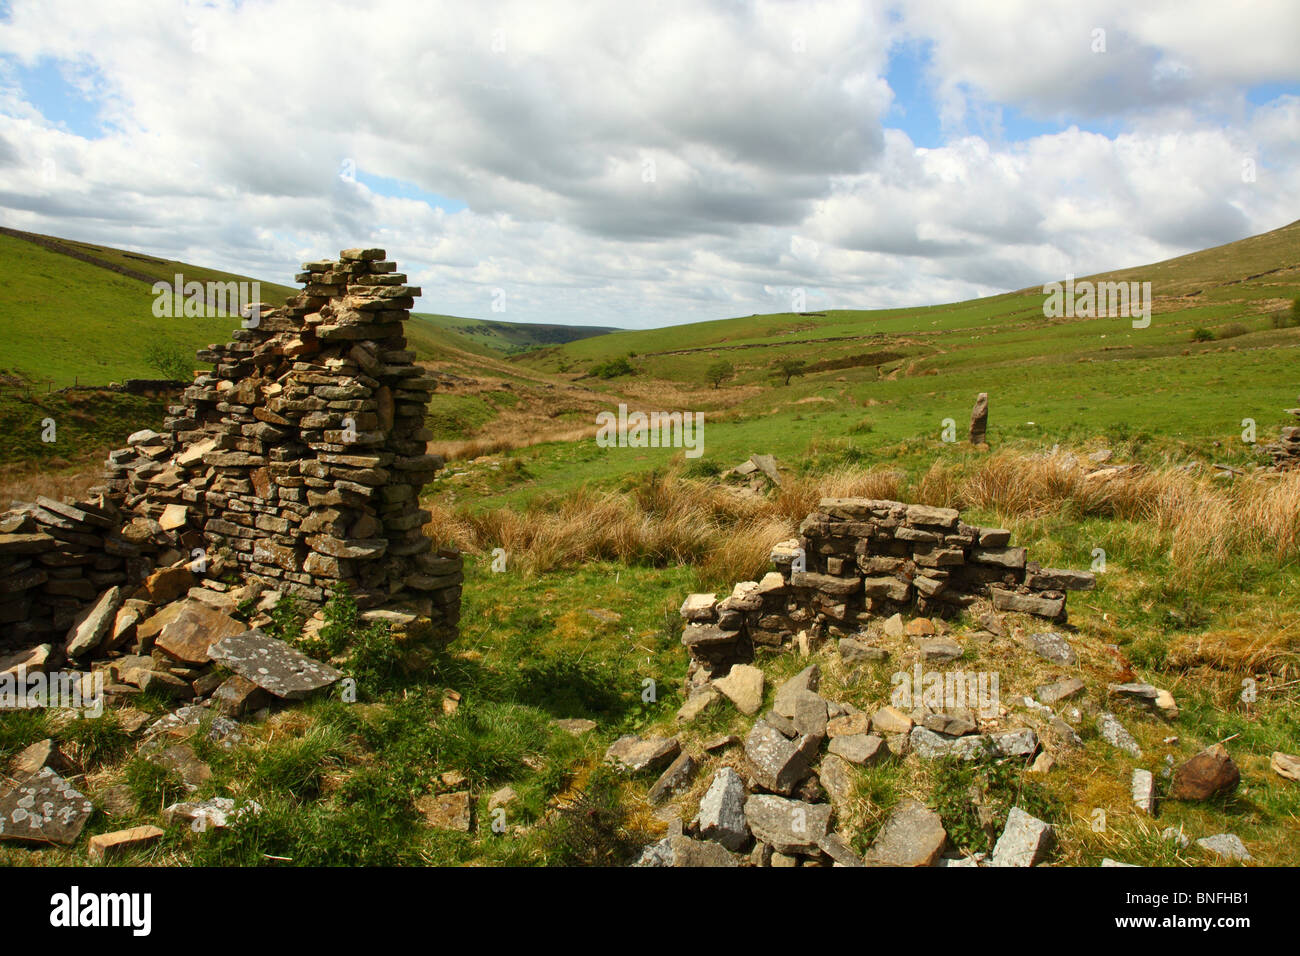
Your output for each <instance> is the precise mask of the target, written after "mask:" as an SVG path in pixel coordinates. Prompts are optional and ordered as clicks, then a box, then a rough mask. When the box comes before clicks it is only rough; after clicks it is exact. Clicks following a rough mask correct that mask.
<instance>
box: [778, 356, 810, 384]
mask: <svg viewBox="0 0 1300 956" xmlns="http://www.w3.org/2000/svg"><path fill="white" fill-rule="evenodd" d="M806 364H807V363H806V362H805V361H804V360H803V359H777V360H776V375H777V378H784V379H785V384H786V385H789V384H790V379H792V378H794V377H795V376H796V375H802V374H803V373H804V366H805V365H806Z"/></svg>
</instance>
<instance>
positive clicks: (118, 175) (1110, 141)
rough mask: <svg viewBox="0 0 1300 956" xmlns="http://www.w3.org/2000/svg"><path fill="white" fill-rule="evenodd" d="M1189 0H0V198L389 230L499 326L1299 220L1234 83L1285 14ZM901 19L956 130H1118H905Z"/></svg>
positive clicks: (907, 293)
mask: <svg viewBox="0 0 1300 956" xmlns="http://www.w3.org/2000/svg"><path fill="white" fill-rule="evenodd" d="M1186 6H1187V5H1186V4H1178V5H1174V4H1156V5H1152V6H1144V7H1143V8H1142V9H1141V11H1140V12H1131V11H1129V9H1128V7H1127V6H1126V5H1125V4H1122V3H1119V2H1118V0H1116V2H1111V0H1104V2H1100V3H1097V4H1094V5H1091V6H1090V7H1089V8H1088V9H1086V10H1083V12H1080V9H1079V6H1078V5H1077V4H1074V3H1071V4H1062V5H1059V6H1058V5H1054V4H1048V5H1044V4H1042V3H1025V4H1019V3H1009V4H998V5H987V9H978V8H977V7H976V5H973V4H959V5H953V4H938V3H930V2H925V0H921V2H916V3H911V4H907V5H906V7H905V8H904V9H903V10H902V11H901V13H900V15H899V16H897V17H895V16H892V15H891V14H892V7H891V5H888V4H883V3H882V4H874V5H864V4H862V3H859V2H853V0H844V2H826V3H759V4H756V5H751V4H745V3H739V2H735V3H733V2H722V0H718V2H714V3H706V4H701V3H698V2H689V0H676V2H670V3H668V4H662V5H628V4H616V5H607V6H605V5H594V4H587V3H580V2H572V3H563V2H558V0H557V2H548V3H547V4H545V5H539V4H535V3H526V2H504V3H498V4H482V3H472V2H468V0H466V2H463V3H452V2H442V3H428V4H424V3H421V4H415V3H400V2H396V0H390V2H380V3H375V4H370V5H367V6H366V8H365V9H364V10H361V9H359V8H358V7H357V6H356V5H355V4H354V3H341V2H328V0H326V2H311V3H309V2H303V0H261V2H248V3H240V4H235V3H228V2H227V3H205V4H189V5H176V4H171V3H163V2H146V0H136V2H133V3H132V2H123V3H118V4H114V5H112V7H111V8H109V7H108V6H106V5H85V4H81V3H71V2H66V0H38V2H30V0H15V2H14V3H13V4H12V11H11V14H10V16H9V19H8V20H0V222H3V223H4V224H6V225H9V226H12V227H16V228H25V229H32V230H35V231H44V232H50V233H54V234H58V235H67V236H72V237H76V238H81V239H85V240H89V241H98V242H104V243H107V244H111V245H119V246H128V247H136V248H142V249H145V250H146V251H149V252H153V253H156V254H160V255H166V256H169V257H173V258H179V259H184V260H188V261H193V262H196V263H200V264H204V265H212V266H217V267H224V268H230V269H234V270H237V271H243V272H249V273H252V274H255V275H259V276H262V277H264V278H267V279H275V280H278V281H288V277H289V274H290V273H291V272H293V271H295V269H296V264H297V263H298V262H299V261H302V260H304V259H308V258H317V257H319V256H321V255H328V254H331V253H332V252H333V251H335V250H337V249H338V248H340V247H342V246H348V245H356V244H365V245H370V244H377V245H383V246H385V247H386V248H387V249H388V251H389V253H390V255H392V256H393V257H395V258H397V259H398V260H399V262H400V263H401V264H402V265H403V266H405V267H406V268H407V269H408V271H409V272H410V273H411V274H412V278H413V279H415V280H417V281H419V282H420V283H421V284H422V285H423V286H424V291H425V295H424V298H423V299H422V300H421V302H420V303H419V308H421V309H423V310H426V311H437V312H448V313H455V314H472V315H480V316H486V317H497V318H506V319H512V320H538V321H558V322H566V321H568V322H581V323H588V324H598V325H622V326H652V325H662V324H667V323H672V322H678V321H692V320H700V319H707V318H717V317H722V316H725V315H731V314H748V313H751V312H755V311H766V310H774V309H786V308H789V300H788V290H789V289H790V288H793V287H803V288H806V289H808V293H809V306H810V308H827V307H837V306H838V307H866V306H896V305H911V304H921V303H927V302H934V301H943V300H949V299H954V298H961V297H967V296H972V295H978V294H984V293H990V292H996V291H1003V290H1005V289H1007V288H1017V287H1020V286H1024V285H1029V284H1032V283H1035V282H1041V281H1042V280H1043V279H1044V278H1047V277H1051V276H1055V275H1058V274H1061V273H1064V272H1066V271H1072V272H1075V273H1077V274H1082V273H1085V272H1087V271H1093V270H1097V269H1102V268H1110V267H1116V266H1122V265H1130V264H1137V263H1140V262H1142V261H1149V260H1154V259H1159V258H1164V257H1167V256H1169V255H1174V254H1177V253H1179V252H1184V251H1188V250H1190V249H1194V248H1199V247H1202V246H1204V245H1208V244H1212V243H1214V242H1221V241H1227V240H1230V239H1233V238H1237V237H1239V236H1241V235H1245V234H1247V233H1250V232H1255V231H1262V230H1263V229H1267V228H1272V227H1275V226H1278V225H1281V224H1282V223H1283V222H1286V221H1288V220H1289V219H1291V218H1294V217H1295V216H1296V213H1295V209H1296V208H1297V200H1300V163H1298V162H1297V160H1298V159H1300V156H1297V143H1300V135H1298V134H1300V99H1297V98H1289V99H1287V98H1283V99H1278V100H1276V101H1274V102H1273V103H1272V104H1271V105H1268V106H1266V107H1261V108H1248V107H1247V106H1246V104H1245V100H1244V95H1243V91H1244V86H1245V85H1247V84H1253V83H1263V82H1273V81H1285V80H1290V81H1294V80H1296V79H1297V76H1298V73H1297V69H1298V68H1300V67H1298V66H1297V63H1296V58H1295V57H1294V53H1293V51H1292V50H1289V49H1287V46H1288V43H1287V38H1288V37H1289V38H1291V39H1292V40H1293V38H1294V36H1296V35H1297V34H1300V30H1297V29H1294V28H1293V27H1295V26H1296V25H1297V17H1298V16H1300V13H1298V12H1297V11H1296V10H1293V9H1291V7H1293V6H1294V5H1293V4H1276V5H1273V4H1260V5H1259V6H1258V7H1257V10H1258V11H1259V13H1258V15H1257V16H1243V15H1241V14H1239V13H1234V12H1233V11H1231V10H1230V9H1228V8H1220V7H1218V6H1211V5H1209V4H1198V5H1197V13H1194V14H1188V13H1187V12H1186ZM990 11H991V12H990ZM1094 26H1104V27H1105V28H1106V29H1107V31H1108V32H1107V52H1106V53H1105V54H1093V53H1091V52H1090V50H1089V43H1090V31H1091V30H1092V28H1093V27H1094ZM904 36H909V37H913V38H917V37H920V38H923V39H928V40H929V41H931V44H932V45H931V46H930V50H931V57H932V61H931V68H932V69H933V71H934V73H935V76H934V78H933V79H934V81H935V88H936V95H937V98H938V105H937V106H936V111H937V112H939V113H940V114H941V115H942V116H943V118H944V121H945V124H946V125H947V126H948V128H950V129H951V130H953V131H960V130H961V129H963V128H964V127H965V126H966V125H968V123H969V121H970V120H971V118H972V117H975V116H977V115H980V116H992V117H994V119H995V120H996V117H997V115H998V113H999V111H1000V110H1001V109H1002V108H1003V107H1012V108H1014V109H1016V110H1019V111H1020V112H1021V113H1023V114H1025V115H1039V116H1062V117H1066V118H1067V120H1068V121H1075V122H1085V121H1086V120H1087V119H1088V118H1089V117H1099V116H1100V117H1105V118H1108V120H1109V121H1111V122H1117V123H1119V124H1120V128H1121V132H1119V133H1118V134H1115V135H1111V136H1106V135H1101V134H1098V133H1092V132H1086V131H1081V130H1079V129H1077V128H1073V127H1071V128H1067V129H1065V130H1064V131H1063V132H1060V133H1055V134H1052V135H1045V136H1038V137H1035V138H1033V139H1028V140H1024V141H1022V142H1005V141H1004V139H1003V138H1002V137H998V138H995V139H993V140H991V141H990V140H988V139H985V138H981V137H979V136H974V135H954V136H953V137H951V138H950V139H949V141H948V142H947V143H946V144H945V145H943V146H942V147H939V148H935V149H920V148H917V147H916V146H915V145H914V144H913V143H912V141H911V140H909V139H908V137H907V136H906V135H905V134H904V133H902V132H900V131H898V130H890V129H886V128H884V125H883V117H884V116H885V115H886V114H887V112H888V111H889V108H890V105H891V102H892V100H893V91H891V90H890V88H889V86H888V84H887V83H886V82H885V80H884V77H885V75H886V74H887V72H888V63H889V61H888V56H889V50H890V48H891V45H892V44H894V43H895V41H898V40H900V39H902V38H903V37H904ZM1248 44H1254V46H1255V50H1256V52H1255V54H1253V55H1251V54H1248V53H1243V50H1242V48H1243V46H1245V45H1248ZM1292 45H1293V44H1292ZM43 57H52V58H56V59H58V60H60V61H61V62H63V63H65V64H67V65H68V66H69V68H70V69H72V70H73V71H74V73H75V75H76V76H78V77H80V78H81V80H80V82H82V83H83V84H86V88H87V89H94V90H95V91H96V95H97V96H98V97H99V103H100V104H101V119H102V120H103V121H104V123H105V135H104V136H103V137H102V138H99V139H94V140H86V139H83V138H81V137H79V136H76V135H74V134H72V133H70V132H68V131H67V130H65V129H61V128H59V127H58V125H57V124H56V123H55V122H54V121H53V118H46V117H45V116H44V115H42V111H41V109H40V107H41V105H42V104H41V103H39V102H33V101H32V98H31V97H30V96H29V95H28V94H27V93H24V91H23V90H22V88H21V84H20V83H18V81H17V78H18V77H20V76H21V75H22V74H21V69H22V68H23V67H32V66H34V65H36V64H37V63H39V62H40V61H41V58H43ZM6 61H7V64H8V69H7V71H6V69H5V67H6ZM6 72H7V74H8V80H7V81H6ZM1246 157H1253V158H1254V159H1256V160H1257V161H1258V163H1259V164H1260V165H1259V177H1258V181H1257V182H1255V183H1253V184H1248V183H1243V182H1242V181H1241V175H1240V171H1241V164H1242V161H1243V159H1244V158H1246ZM349 161H350V162H351V163H352V164H353V165H354V166H355V168H356V169H357V170H359V171H361V172H362V173H363V174H369V175H372V176H378V177H385V178H389V179H395V180H399V181H402V182H408V183H411V184H413V185H414V186H416V187H418V189H420V190H423V191H424V192H426V193H433V194H437V195H441V196H444V197H448V198H449V199H452V200H460V201H463V202H465V203H468V206H469V208H468V209H465V210H462V211H459V212H447V211H445V210H443V209H438V208H432V207H430V206H429V205H427V204H425V203H424V202H421V201H419V200H416V199H399V198H393V197H390V196H383V195H379V194H377V193H375V192H373V191H372V190H371V189H369V188H367V187H366V186H365V185H364V184H363V183H362V182H350V181H347V180H346V179H344V178H342V177H340V171H341V170H342V169H343V168H344V164H345V163H347V162H349ZM51 172H52V173H53V175H52V177H51ZM497 288H500V289H505V290H506V292H507V298H506V302H507V311H506V313H504V314H499V313H493V312H492V311H491V309H490V303H491V300H492V294H493V290H494V289H497Z"/></svg>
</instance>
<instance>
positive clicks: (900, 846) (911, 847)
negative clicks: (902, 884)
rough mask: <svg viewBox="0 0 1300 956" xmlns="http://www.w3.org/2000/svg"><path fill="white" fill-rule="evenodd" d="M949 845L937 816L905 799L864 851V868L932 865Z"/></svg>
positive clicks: (945, 832) (917, 803) (924, 807)
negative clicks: (865, 865) (865, 854)
mask: <svg viewBox="0 0 1300 956" xmlns="http://www.w3.org/2000/svg"><path fill="white" fill-rule="evenodd" d="M947 842H948V832H947V831H946V830H944V828H943V820H942V819H940V817H939V814H937V813H935V812H934V811H933V810H931V809H929V808H928V807H926V806H924V805H923V804H921V803H919V802H917V801H916V800H904V801H902V802H901V803H899V805H898V806H897V807H895V808H894V811H893V813H891V814H890V815H889V819H888V820H886V821H885V825H884V826H882V827H881V828H880V832H879V833H878V834H876V839H875V841H874V842H873V843H872V844H871V849H869V850H868V851H867V856H866V864H867V866H933V865H934V863H935V861H936V860H938V859H939V854H940V853H942V852H943V848H944V844H946V843H947Z"/></svg>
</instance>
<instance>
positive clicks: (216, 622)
mask: <svg viewBox="0 0 1300 956" xmlns="http://www.w3.org/2000/svg"><path fill="white" fill-rule="evenodd" d="M247 630H248V625H246V624H241V623H240V622H239V621H236V620H235V619H234V618H233V617H230V616H229V615H227V614H222V613H221V612H220V611H218V610H216V609H215V608H211V607H209V606H208V605H206V604H203V603H202V602H200V601H196V600H194V599H192V598H186V599H185V600H184V601H183V602H181V608H180V610H177V611H172V612H171V613H170V616H169V618H168V620H167V623H166V624H164V625H163V628H162V630H160V631H159V632H158V636H157V637H156V638H155V639H154V647H156V648H158V650H160V651H162V652H163V653H164V654H166V655H167V656H168V657H170V658H171V659H172V660H176V661H180V662H181V663H182V664H206V663H208V661H209V660H210V659H211V658H210V657H209V655H208V648H209V647H210V646H211V645H213V644H215V643H216V642H217V641H219V640H221V639H222V638H226V637H231V636H233V635H236V634H239V633H241V632H244V631H247Z"/></svg>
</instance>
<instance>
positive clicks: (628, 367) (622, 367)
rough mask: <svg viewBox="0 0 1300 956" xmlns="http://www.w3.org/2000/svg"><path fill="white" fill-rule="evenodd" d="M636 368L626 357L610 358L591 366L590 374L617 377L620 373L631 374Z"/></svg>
mask: <svg viewBox="0 0 1300 956" xmlns="http://www.w3.org/2000/svg"><path fill="white" fill-rule="evenodd" d="M635 372H636V369H634V368H633V367H632V363H631V362H629V361H628V360H627V359H626V358H617V359H610V360H609V361H608V362H601V363H600V364H598V365H593V366H592V367H591V374H592V375H594V376H596V377H597V378H606V379H608V378H618V377H619V376H620V375H632V374H634V373H635Z"/></svg>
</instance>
